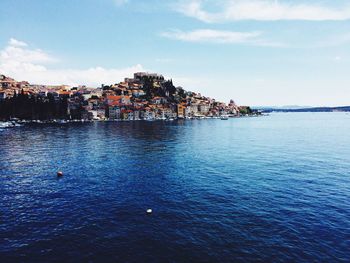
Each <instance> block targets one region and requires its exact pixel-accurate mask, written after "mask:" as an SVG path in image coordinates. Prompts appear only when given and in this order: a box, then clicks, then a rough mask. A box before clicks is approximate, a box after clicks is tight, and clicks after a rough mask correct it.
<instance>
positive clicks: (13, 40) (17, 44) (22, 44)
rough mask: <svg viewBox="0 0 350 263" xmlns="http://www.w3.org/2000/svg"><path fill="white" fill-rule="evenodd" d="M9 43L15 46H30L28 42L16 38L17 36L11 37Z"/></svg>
mask: <svg viewBox="0 0 350 263" xmlns="http://www.w3.org/2000/svg"><path fill="white" fill-rule="evenodd" d="M9 44H10V45H11V46H14V47H26V46H28V44H27V43H25V42H22V41H19V40H17V39H15V38H10V41H9Z"/></svg>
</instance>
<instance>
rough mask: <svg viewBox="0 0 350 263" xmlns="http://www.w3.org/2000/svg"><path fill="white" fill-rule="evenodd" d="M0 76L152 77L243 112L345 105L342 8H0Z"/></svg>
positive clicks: (203, 1) (81, 80) (137, 1)
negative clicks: (139, 74) (161, 77)
mask: <svg viewBox="0 0 350 263" xmlns="http://www.w3.org/2000/svg"><path fill="white" fill-rule="evenodd" d="M0 9H1V15H0V32H1V34H0V73H2V74H7V75H9V76H12V77H14V78H16V79H18V80H29V81H30V82H32V83H38V84H70V85H76V84H86V85H89V86H98V85H100V84H101V83H104V84H111V83H116V82H118V81H120V80H121V79H122V78H123V77H127V76H132V73H133V72H135V71H143V70H144V71H152V72H153V71H154V72H158V73H162V74H163V75H165V76H166V77H169V78H173V80H174V82H175V84H176V85H179V86H183V87H184V88H185V89H187V90H193V91H199V92H201V93H202V94H203V95H207V96H211V97H214V98H217V99H219V100H223V101H228V100H229V99H230V98H233V99H235V101H236V102H237V103H238V104H241V105H304V106H309V105H310V106H319V105H330V106H333V105H350V1H348V0H293V1H292V0H215V1H214V0H212V1H211V0H186V1H183V0H168V1H167V0H69V1H68V0H49V1H48V0H31V1H26V0H1V1H0Z"/></svg>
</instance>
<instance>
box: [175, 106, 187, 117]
mask: <svg viewBox="0 0 350 263" xmlns="http://www.w3.org/2000/svg"><path fill="white" fill-rule="evenodd" d="M185 110H186V106H185V105H183V104H177V116H178V117H179V118H180V119H182V118H184V117H185V115H186V112H185Z"/></svg>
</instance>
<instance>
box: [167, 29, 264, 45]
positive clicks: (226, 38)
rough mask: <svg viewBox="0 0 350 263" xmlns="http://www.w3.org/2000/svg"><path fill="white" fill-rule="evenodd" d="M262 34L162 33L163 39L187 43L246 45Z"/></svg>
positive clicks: (195, 31)
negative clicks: (245, 43)
mask: <svg viewBox="0 0 350 263" xmlns="http://www.w3.org/2000/svg"><path fill="white" fill-rule="evenodd" d="M260 35H261V33H260V32H234V31H224V30H212V29H199V30H194V31H188V32H184V31H180V30H173V31H169V32H164V33H162V36H163V37H167V38H172V39H177V40H182V41H186V42H213V43H244V42H247V41H250V40H252V39H256V38H257V37H258V36H260Z"/></svg>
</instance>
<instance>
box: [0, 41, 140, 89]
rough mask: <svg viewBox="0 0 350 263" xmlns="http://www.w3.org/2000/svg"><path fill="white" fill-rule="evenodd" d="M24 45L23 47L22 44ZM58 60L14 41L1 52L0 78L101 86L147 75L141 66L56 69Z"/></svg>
mask: <svg viewBox="0 0 350 263" xmlns="http://www.w3.org/2000/svg"><path fill="white" fill-rule="evenodd" d="M18 43H20V45H19V44H18ZM57 61H58V60H57V59H56V58H54V57H52V56H51V55H49V54H48V53H46V52H44V51H42V50H40V49H31V48H30V47H29V45H27V44H26V43H24V42H21V41H18V40H16V41H13V39H10V41H9V42H8V45H7V46H6V47H5V48H4V49H2V50H0V74H5V75H8V76H10V77H13V78H15V79H17V80H28V81H29V82H31V83H35V84H51V85H59V84H68V85H81V84H85V85H89V86H99V85H101V84H102V83H103V84H112V83H115V82H118V81H120V80H122V79H123V78H124V77H127V76H132V74H133V73H134V72H137V71H144V69H143V67H142V66H141V65H139V64H138V65H135V66H131V67H127V68H121V69H117V68H103V67H92V68H88V69H55V68H52V67H49V66H50V65H51V66H52V64H53V63H54V62H57Z"/></svg>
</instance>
